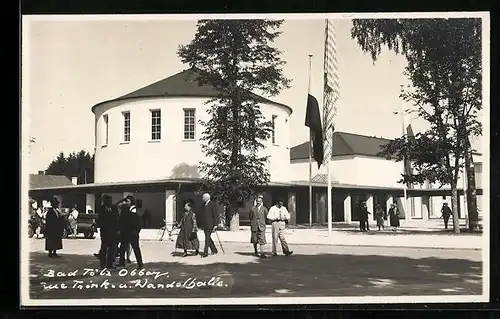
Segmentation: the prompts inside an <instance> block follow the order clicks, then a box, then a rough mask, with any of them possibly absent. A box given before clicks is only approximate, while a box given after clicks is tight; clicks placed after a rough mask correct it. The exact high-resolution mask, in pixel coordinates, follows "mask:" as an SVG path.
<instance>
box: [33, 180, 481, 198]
mask: <svg viewBox="0 0 500 319" xmlns="http://www.w3.org/2000/svg"><path fill="white" fill-rule="evenodd" d="M201 183H202V180H201V179H160V180H147V181H133V182H113V183H92V184H80V185H70V186H58V187H43V188H33V189H30V190H29V193H30V195H37V194H47V193H52V194H60V195H63V194H81V193H95V192H101V193H111V192H126V191H138V189H141V191H144V192H154V191H162V190H165V189H173V190H176V189H179V188H181V187H182V188H184V187H188V188H192V187H196V186H197V185H200V184H201ZM311 185H312V187H313V188H314V189H315V190H316V191H317V190H318V189H325V190H326V187H327V184H326V183H323V182H317V181H316V182H312V183H311ZM267 187H272V188H299V189H304V188H305V189H307V188H308V187H309V182H308V181H291V182H271V183H269V184H268V185H267V186H265V187H264V188H267ZM332 189H333V190H334V191H335V190H338V191H342V192H351V193H354V194H356V193H358V192H362V193H366V192H368V191H372V192H376V193H391V194H393V195H395V196H403V193H404V189H403V187H400V188H398V187H382V186H367V185H350V184H338V183H334V184H332ZM458 193H459V195H462V194H463V189H459V190H458ZM482 194H483V191H482V189H477V195H482ZM407 195H408V196H409V197H419V196H422V195H427V196H449V195H451V189H450V188H426V189H420V188H408V189H407Z"/></svg>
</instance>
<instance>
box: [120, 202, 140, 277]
mask: <svg viewBox="0 0 500 319" xmlns="http://www.w3.org/2000/svg"><path fill="white" fill-rule="evenodd" d="M125 199H126V204H125V205H123V206H122V209H121V214H120V237H121V238H120V240H121V241H120V259H119V262H118V266H120V267H124V266H125V252H126V250H127V246H128V245H130V246H132V250H133V251H134V255H135V259H136V261H137V268H138V269H141V268H143V267H144V264H143V260H142V253H141V248H140V246H139V233H140V232H141V217H140V216H139V214H138V213H137V207H136V206H135V199H134V197H133V196H127V197H125ZM127 208H128V209H127Z"/></svg>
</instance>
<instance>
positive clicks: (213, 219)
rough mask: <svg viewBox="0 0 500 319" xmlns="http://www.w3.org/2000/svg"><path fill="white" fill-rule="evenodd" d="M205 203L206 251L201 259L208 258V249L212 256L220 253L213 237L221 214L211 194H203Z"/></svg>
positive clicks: (204, 228) (204, 229)
mask: <svg viewBox="0 0 500 319" xmlns="http://www.w3.org/2000/svg"><path fill="white" fill-rule="evenodd" d="M203 201H204V202H205V205H204V207H203V221H204V223H203V224H204V225H203V231H204V233H205V249H204V250H203V254H201V257H207V256H208V247H210V251H211V252H212V255H215V254H217V252H218V251H217V248H216V247H215V244H214V241H213V240H212V237H211V236H212V233H213V232H214V231H215V229H216V228H217V225H218V224H219V214H218V213H217V209H216V207H215V203H214V202H212V201H211V200H210V194H207V193H205V194H203Z"/></svg>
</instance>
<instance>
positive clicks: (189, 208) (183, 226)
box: [175, 200, 200, 257]
mask: <svg viewBox="0 0 500 319" xmlns="http://www.w3.org/2000/svg"><path fill="white" fill-rule="evenodd" d="M178 226H179V227H180V231H179V235H177V240H176V242H175V247H176V248H180V249H184V254H183V255H182V257H186V256H187V255H188V253H187V251H188V249H189V250H194V251H195V253H194V254H195V255H198V252H199V249H200V242H199V240H198V235H197V233H198V225H197V223H196V215H195V213H194V210H193V202H192V201H189V200H188V201H186V203H185V204H184V215H183V216H182V219H181V221H180V222H179V223H178Z"/></svg>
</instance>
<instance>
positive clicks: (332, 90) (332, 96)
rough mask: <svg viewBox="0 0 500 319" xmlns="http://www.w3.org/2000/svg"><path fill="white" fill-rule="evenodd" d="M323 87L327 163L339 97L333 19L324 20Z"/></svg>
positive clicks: (330, 154) (330, 155)
mask: <svg viewBox="0 0 500 319" xmlns="http://www.w3.org/2000/svg"><path fill="white" fill-rule="evenodd" d="M323 70H324V71H323V72H324V89H323V133H324V138H323V140H324V156H325V159H326V161H327V163H328V161H330V160H331V158H332V154H333V131H334V130H335V122H334V120H335V116H336V114H337V102H338V99H339V93H340V87H339V75H338V63H337V41H336V38H335V25H334V23H333V20H331V19H326V21H325V53H324V65H323Z"/></svg>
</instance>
